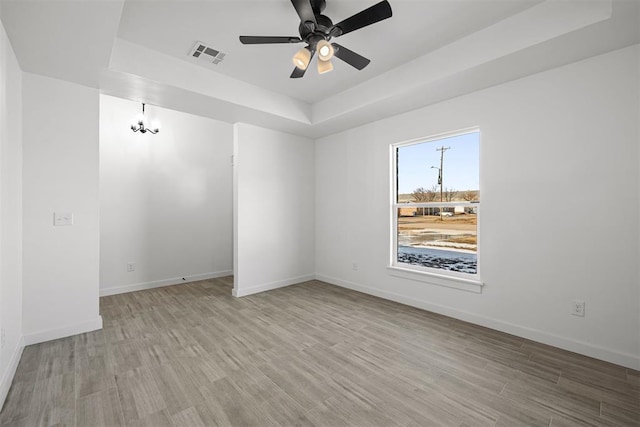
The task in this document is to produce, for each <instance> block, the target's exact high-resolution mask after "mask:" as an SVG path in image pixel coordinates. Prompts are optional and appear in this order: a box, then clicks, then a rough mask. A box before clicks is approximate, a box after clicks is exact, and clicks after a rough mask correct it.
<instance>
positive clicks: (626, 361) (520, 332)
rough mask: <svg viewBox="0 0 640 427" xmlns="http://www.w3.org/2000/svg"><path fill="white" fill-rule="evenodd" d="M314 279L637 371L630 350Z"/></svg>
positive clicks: (333, 280) (334, 280)
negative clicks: (623, 350) (617, 349)
mask: <svg viewBox="0 0 640 427" xmlns="http://www.w3.org/2000/svg"><path fill="white" fill-rule="evenodd" d="M316 279H317V280H321V281H323V282H327V283H330V284H332V285H336V286H340V287H343V288H347V289H352V290H354V291H358V292H362V293H365V294H369V295H374V296H377V297H380V298H384V299H387V300H390V301H395V302H398V303H400V304H405V305H409V306H411V307H416V308H420V309H422V310H427V311H431V312H433V313H438V314H442V315H444V316H449V317H453V318H455V319H459V320H463V321H465V322H469V323H473V324H475V325H479V326H484V327H487V328H490V329H494V330H496V331H500V332H505V333H508V334H511V335H516V336H518V337H521V338H525V339H528V340H531V341H535V342H539V343H543V344H547V345H551V346H553V347H558V348H561V349H564V350H568V351H572V352H575V353H579V354H582V355H585V356H589V357H593V358H595V359H599V360H604V361H606V362H610V363H614V364H616V365H620V366H624V367H627V368H630V369H635V370H640V356H638V355H635V354H630V353H623V352H619V351H614V350H611V349H609V348H604V347H601V346H597V345H593V344H589V343H586V342H583V341H577V340H574V339H571V338H568V337H563V336H560V335H556V334H551V333H548V332H544V331H541V330H538V329H532V328H528V327H525V326H520V325H516V324H514V323H509V322H504V321H502V320H498V319H493V318H490V317H485V316H479V315H477V314H473V313H469V312H467V311H461V310H456V309H454V308H451V307H446V306H442V305H439V304H433V303H431V302H427V301H423V300H419V299H415V298H411V297H407V296H404V295H400V294H396V293H393V292H387V291H383V290H380V289H376V288H372V287H369V286H365V285H361V284H358V283H353V282H348V281H345V280H341V279H337V278H334V277H329V276H324V275H321V274H316Z"/></svg>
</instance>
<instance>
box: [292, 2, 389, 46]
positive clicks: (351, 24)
mask: <svg viewBox="0 0 640 427" xmlns="http://www.w3.org/2000/svg"><path fill="white" fill-rule="evenodd" d="M292 1H293V0H292ZM391 16H392V12H391V5H390V4H389V2H388V1H387V0H383V1H381V2H380V3H378V4H375V5H373V6H371V7H370V8H368V9H365V10H363V11H362V12H359V13H356V14H355V15H353V16H351V17H349V18H347V19H345V20H344V21H341V22H338V23H337V24H335V25H334V27H337V28H339V29H340V30H341V32H340V33H339V34H337V35H336V36H335V37H337V36H341V35H344V34H347V33H350V32H351V31H355V30H359V29H360V28H363V27H366V26H367V25H371V24H375V23H376V22H380V21H382V20H384V19H387V18H391Z"/></svg>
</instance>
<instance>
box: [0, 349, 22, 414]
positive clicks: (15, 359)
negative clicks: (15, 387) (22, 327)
mask: <svg viewBox="0 0 640 427" xmlns="http://www.w3.org/2000/svg"><path fill="white" fill-rule="evenodd" d="M22 350H24V338H23V337H21V338H20V340H19V341H18V345H17V346H16V348H15V349H14V350H13V355H12V356H11V360H10V361H9V366H7V370H6V371H4V373H3V374H2V381H1V382H0V409H2V408H3V407H4V402H5V400H7V395H8V394H9V389H10V388H11V383H12V382H13V377H14V376H15V375H16V370H17V369H18V363H20V357H22Z"/></svg>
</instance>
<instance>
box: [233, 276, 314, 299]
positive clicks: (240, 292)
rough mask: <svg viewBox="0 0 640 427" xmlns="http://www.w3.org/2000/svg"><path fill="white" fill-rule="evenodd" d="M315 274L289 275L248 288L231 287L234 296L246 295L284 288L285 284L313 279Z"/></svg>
mask: <svg viewBox="0 0 640 427" xmlns="http://www.w3.org/2000/svg"><path fill="white" fill-rule="evenodd" d="M315 278H316V276H315V274H308V275H306V276H298V277H291V278H289V279H284V280H278V281H277V282H270V283H264V284H261V285H257V286H251V287H250V288H243V289H240V290H238V289H237V288H236V285H234V287H233V296H234V297H238V298H239V297H246V296H247V295H252V294H257V293H259V292H265V291H271V290H273V289H278V288H284V287H285V286H290V285H295V284H297V283H302V282H308V281H309V280H314V279H315Z"/></svg>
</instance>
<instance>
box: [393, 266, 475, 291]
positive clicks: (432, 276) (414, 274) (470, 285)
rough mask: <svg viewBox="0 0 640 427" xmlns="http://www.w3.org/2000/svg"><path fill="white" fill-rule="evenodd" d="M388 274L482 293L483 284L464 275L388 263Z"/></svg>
mask: <svg viewBox="0 0 640 427" xmlns="http://www.w3.org/2000/svg"><path fill="white" fill-rule="evenodd" d="M387 270H389V274H390V275H391V276H394V277H399V278H401V279H409V280H415V281H418V282H424V283H428V284H430V285H436V286H444V287H447V288H453V289H459V290H461V291H467V292H474V293H477V294H480V293H482V286H484V284H483V283H482V282H481V281H480V280H476V279H467V278H466V277H456V276H450V275H448V274H439V273H431V272H428V271H417V270H413V269H410V268H405V267H400V266H396V265H390V266H388V267H387Z"/></svg>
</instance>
